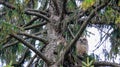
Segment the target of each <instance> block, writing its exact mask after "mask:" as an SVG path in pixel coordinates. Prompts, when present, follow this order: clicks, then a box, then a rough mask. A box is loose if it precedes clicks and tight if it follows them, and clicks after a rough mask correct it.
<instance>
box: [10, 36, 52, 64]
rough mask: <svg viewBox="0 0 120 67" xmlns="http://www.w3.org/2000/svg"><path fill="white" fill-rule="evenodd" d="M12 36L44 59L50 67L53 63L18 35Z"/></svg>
mask: <svg viewBox="0 0 120 67" xmlns="http://www.w3.org/2000/svg"><path fill="white" fill-rule="evenodd" d="M11 36H12V37H14V38H15V39H17V40H18V41H20V42H22V43H23V44H24V45H25V46H27V47H28V48H29V49H31V50H32V51H33V52H35V53H36V54H37V55H38V56H39V57H40V58H42V59H43V60H44V61H45V62H46V64H48V65H50V64H51V63H52V61H50V60H49V59H48V58H47V57H45V56H44V55H43V54H42V53H41V52H39V51H38V50H36V48H35V47H34V46H33V45H32V44H30V43H28V42H26V41H24V40H23V39H22V38H20V37H19V36H17V35H16V34H11Z"/></svg>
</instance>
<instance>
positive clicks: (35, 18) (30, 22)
mask: <svg viewBox="0 0 120 67" xmlns="http://www.w3.org/2000/svg"><path fill="white" fill-rule="evenodd" d="M37 19H39V17H34V18H33V19H32V20H30V21H29V22H28V23H27V24H25V25H23V27H26V26H29V25H31V24H33V23H34V21H36V20H37Z"/></svg>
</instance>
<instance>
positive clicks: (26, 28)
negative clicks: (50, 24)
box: [24, 22, 47, 30]
mask: <svg viewBox="0 0 120 67" xmlns="http://www.w3.org/2000/svg"><path fill="white" fill-rule="evenodd" d="M45 24H47V22H42V23H39V24H35V25H30V26H27V27H24V29H25V30H29V29H32V28H36V27H40V26H43V25H45Z"/></svg>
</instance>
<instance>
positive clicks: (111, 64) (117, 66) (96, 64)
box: [93, 61, 120, 67]
mask: <svg viewBox="0 0 120 67" xmlns="http://www.w3.org/2000/svg"><path fill="white" fill-rule="evenodd" d="M93 64H94V65H95V66H112V67H120V64H117V63H112V62H105V61H97V62H94V63H93Z"/></svg>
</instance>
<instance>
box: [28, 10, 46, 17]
mask: <svg viewBox="0 0 120 67" xmlns="http://www.w3.org/2000/svg"><path fill="white" fill-rule="evenodd" d="M26 11H32V12H39V13H41V14H44V15H46V16H47V15H48V13H47V12H45V11H41V10H34V9H27V10H26Z"/></svg>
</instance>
